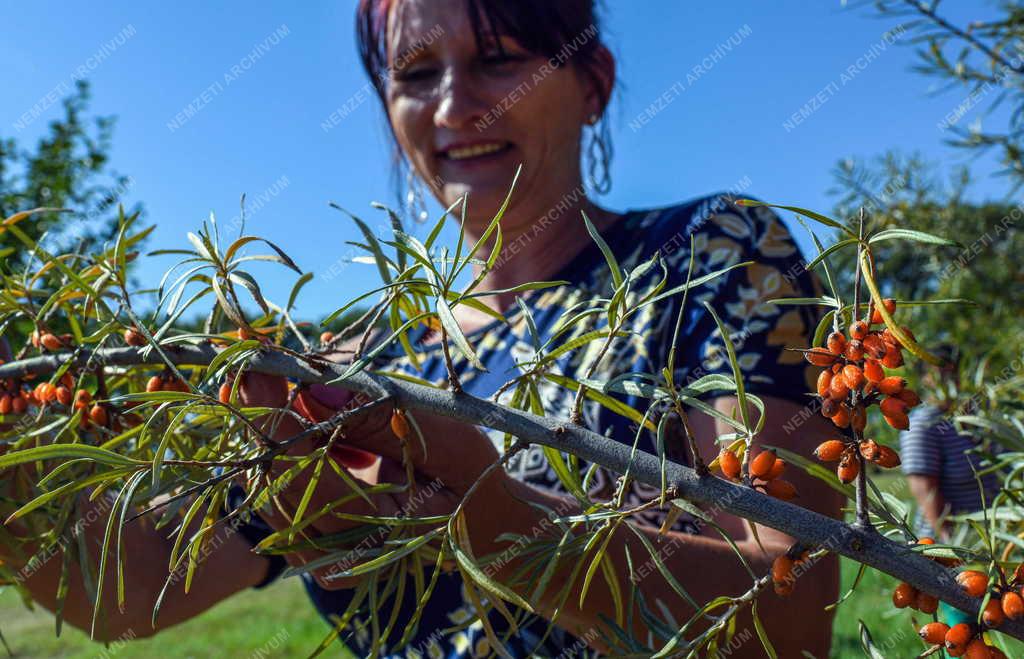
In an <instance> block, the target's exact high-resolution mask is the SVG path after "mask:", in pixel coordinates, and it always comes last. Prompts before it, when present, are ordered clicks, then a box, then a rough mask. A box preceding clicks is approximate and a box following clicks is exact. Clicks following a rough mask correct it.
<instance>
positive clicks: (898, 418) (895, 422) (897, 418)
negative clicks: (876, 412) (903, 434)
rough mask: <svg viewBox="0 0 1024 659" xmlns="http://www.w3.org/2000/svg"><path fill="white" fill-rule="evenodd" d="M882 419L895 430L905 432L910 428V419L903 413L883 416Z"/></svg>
mask: <svg viewBox="0 0 1024 659" xmlns="http://www.w3.org/2000/svg"><path fill="white" fill-rule="evenodd" d="M882 418H883V419H885V422H886V423H888V424H889V425H890V426H891V427H893V428H895V429H896V430H906V429H907V428H909V427H910V417H908V416H907V415H906V414H905V413H893V414H883V415H882Z"/></svg>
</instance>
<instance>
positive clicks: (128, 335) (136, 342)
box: [124, 327, 146, 348]
mask: <svg viewBox="0 0 1024 659" xmlns="http://www.w3.org/2000/svg"><path fill="white" fill-rule="evenodd" d="M124 342H125V343H127V344H128V345H130V346H132V347H133V348H141V347H142V346H144V345H146V337H145V335H143V333H142V332H140V331H139V328H137V327H131V328H129V329H126V330H125V331H124Z"/></svg>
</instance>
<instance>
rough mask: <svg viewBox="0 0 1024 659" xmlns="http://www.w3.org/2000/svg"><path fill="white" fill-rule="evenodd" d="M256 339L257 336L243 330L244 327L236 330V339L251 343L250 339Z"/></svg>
mask: <svg viewBox="0 0 1024 659" xmlns="http://www.w3.org/2000/svg"><path fill="white" fill-rule="evenodd" d="M258 337H259V335H257V334H253V333H252V332H250V331H249V330H247V329H245V328H244V327H239V328H238V338H239V339H240V340H242V341H251V340H252V339H255V338H258Z"/></svg>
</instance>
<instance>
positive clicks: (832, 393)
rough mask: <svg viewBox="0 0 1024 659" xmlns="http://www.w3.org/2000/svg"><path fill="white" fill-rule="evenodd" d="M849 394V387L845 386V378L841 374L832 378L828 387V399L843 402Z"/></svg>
mask: <svg viewBox="0 0 1024 659" xmlns="http://www.w3.org/2000/svg"><path fill="white" fill-rule="evenodd" d="M849 393H850V387H848V386H847V384H846V378H844V377H843V374H842V373H839V374H838V375H835V376H833V377H832V381H831V382H830V383H829V387H828V397H829V398H832V399H835V400H843V399H844V398H846V397H847V396H848V395H849Z"/></svg>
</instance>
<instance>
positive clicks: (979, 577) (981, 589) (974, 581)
mask: <svg viewBox="0 0 1024 659" xmlns="http://www.w3.org/2000/svg"><path fill="white" fill-rule="evenodd" d="M956 582H957V583H958V584H960V587H961V588H963V589H964V592H965V593H967V595H968V596H969V597H981V596H982V595H984V594H985V591H986V590H988V575H987V574H985V573H984V572H978V571H977V570H964V571H963V572H960V573H959V574H957V575H956Z"/></svg>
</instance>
